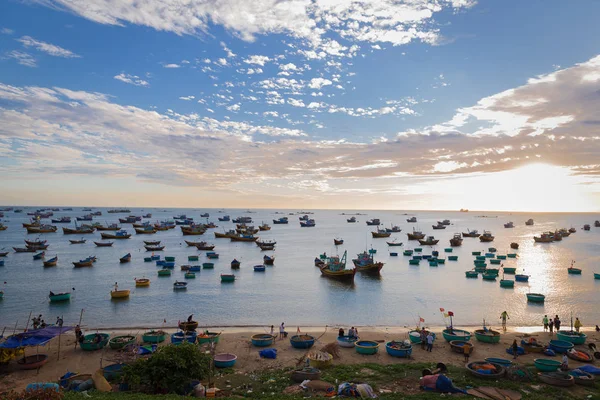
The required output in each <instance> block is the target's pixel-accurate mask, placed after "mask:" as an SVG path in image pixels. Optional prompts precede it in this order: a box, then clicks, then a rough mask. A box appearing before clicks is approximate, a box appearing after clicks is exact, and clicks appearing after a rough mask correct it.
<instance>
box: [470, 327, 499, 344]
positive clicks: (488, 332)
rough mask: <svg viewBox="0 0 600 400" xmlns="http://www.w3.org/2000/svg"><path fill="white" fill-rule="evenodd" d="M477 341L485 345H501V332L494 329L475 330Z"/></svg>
mask: <svg viewBox="0 0 600 400" xmlns="http://www.w3.org/2000/svg"><path fill="white" fill-rule="evenodd" d="M475 339H477V340H478V341H479V342H483V343H499V342H500V332H498V331H495V330H493V329H477V330H475Z"/></svg>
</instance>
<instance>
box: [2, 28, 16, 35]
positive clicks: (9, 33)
mask: <svg viewBox="0 0 600 400" xmlns="http://www.w3.org/2000/svg"><path fill="white" fill-rule="evenodd" d="M0 33H1V34H3V35H12V34H13V33H15V31H14V30H12V29H10V28H2V29H0Z"/></svg>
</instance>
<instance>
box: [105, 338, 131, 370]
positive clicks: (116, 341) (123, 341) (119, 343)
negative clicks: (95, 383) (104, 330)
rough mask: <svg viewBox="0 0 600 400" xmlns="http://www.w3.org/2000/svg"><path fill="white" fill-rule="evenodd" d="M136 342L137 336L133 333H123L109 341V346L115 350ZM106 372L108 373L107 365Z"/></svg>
mask: <svg viewBox="0 0 600 400" xmlns="http://www.w3.org/2000/svg"><path fill="white" fill-rule="evenodd" d="M133 344H135V336H133V335H123V336H115V337H113V338H112V339H110V340H109V341H108V346H109V347H110V348H111V349H113V350H122V349H123V348H125V347H127V346H129V345H133ZM115 365H123V364H115ZM103 371H104V373H105V374H106V372H107V371H106V367H105V368H103Z"/></svg>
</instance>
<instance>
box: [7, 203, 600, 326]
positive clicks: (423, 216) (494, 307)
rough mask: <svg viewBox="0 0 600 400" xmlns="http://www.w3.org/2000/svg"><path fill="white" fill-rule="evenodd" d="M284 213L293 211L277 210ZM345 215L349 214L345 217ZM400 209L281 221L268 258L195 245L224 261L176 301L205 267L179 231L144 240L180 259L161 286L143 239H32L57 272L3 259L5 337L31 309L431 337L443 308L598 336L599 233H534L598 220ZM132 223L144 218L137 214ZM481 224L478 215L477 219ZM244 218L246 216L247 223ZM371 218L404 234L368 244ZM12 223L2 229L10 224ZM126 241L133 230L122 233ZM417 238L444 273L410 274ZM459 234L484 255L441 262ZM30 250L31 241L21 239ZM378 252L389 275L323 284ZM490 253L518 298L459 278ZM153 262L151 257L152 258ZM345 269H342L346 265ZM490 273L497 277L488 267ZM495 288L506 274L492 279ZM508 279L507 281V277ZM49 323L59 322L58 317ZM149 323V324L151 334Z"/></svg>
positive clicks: (258, 216)
mask: <svg viewBox="0 0 600 400" xmlns="http://www.w3.org/2000/svg"><path fill="white" fill-rule="evenodd" d="M102 211H103V214H104V215H103V216H102V217H100V218H99V219H98V220H99V221H101V222H104V221H108V222H112V221H116V218H118V217H122V215H118V214H107V213H106V210H105V209H104V210H102ZM204 211H207V212H209V213H210V214H211V217H210V218H209V219H210V220H211V221H215V222H217V221H216V220H217V218H216V217H217V216H220V215H222V214H219V213H217V211H216V210H202V212H204ZM146 212H152V214H153V218H152V222H154V221H156V220H164V219H170V218H171V217H172V216H173V215H175V214H183V213H186V214H188V215H193V216H196V217H197V216H198V214H199V212H194V211H192V210H176V211H173V212H161V211H157V210H151V209H146V210H145V212H144V213H146ZM282 212H283V213H285V214H287V213H288V211H282ZM353 212H354V211H347V213H353ZM226 213H227V214H229V215H231V216H232V217H237V216H240V215H244V212H243V210H237V211H236V210H227V211H226ZM403 213H404V212H402V211H398V212H395V211H369V212H368V215H366V216H364V217H361V218H360V221H362V222H358V223H354V224H349V223H346V218H347V217H345V216H342V215H339V212H336V211H315V214H314V215H313V217H314V218H315V220H316V221H317V226H316V227H315V228H310V229H308V228H307V229H305V228H300V226H299V223H298V220H297V216H290V223H289V224H288V225H273V227H272V229H271V230H270V231H267V232H260V233H259V236H260V237H261V238H263V239H266V240H276V241H277V246H276V249H275V251H274V252H261V251H260V249H259V248H258V247H257V246H256V245H255V244H253V243H240V242H230V241H229V240H227V239H216V238H214V235H213V233H212V232H213V231H212V230H209V232H207V233H206V234H205V235H203V236H200V237H198V238H194V239H193V240H194V241H197V240H205V241H208V242H210V243H214V244H215V245H216V248H215V251H217V252H218V253H219V254H220V258H219V259H217V260H215V269H214V270H204V269H203V270H201V271H200V272H198V273H196V279H192V280H189V281H187V282H188V287H187V289H186V290H181V291H179V290H173V282H175V280H181V281H183V280H184V278H183V274H184V272H182V271H180V270H179V266H180V265H181V264H201V263H202V262H206V261H207V259H206V256H205V252H203V251H197V250H196V249H195V248H193V247H187V246H185V244H184V242H183V237H182V236H181V231H180V230H179V228H177V229H175V230H171V231H166V232H159V233H157V234H156V235H153V236H152V237H151V240H161V241H162V244H164V245H165V246H166V248H165V251H164V252H161V253H160V254H161V256H162V257H164V256H175V257H176V260H177V265H176V269H175V270H174V271H173V275H172V276H171V277H165V278H158V277H157V270H158V268H157V267H156V265H155V263H145V262H144V261H143V258H144V257H147V256H148V255H149V253H148V252H146V251H145V249H144V247H143V242H142V240H149V238H148V237H147V236H146V235H137V236H136V235H133V236H132V238H131V239H129V240H119V241H115V244H114V245H113V247H107V248H96V247H94V245H93V243H92V242H93V240H98V239H99V233H95V234H94V235H89V236H88V237H87V239H88V243H86V244H84V245H70V244H69V242H68V239H69V238H70V237H69V236H64V235H62V234H61V233H53V234H44V235H41V237H42V238H43V239H47V240H48V241H49V243H50V248H49V249H48V251H47V253H48V254H49V255H51V256H52V257H53V256H54V255H55V254H58V255H59V263H58V266H57V267H54V268H43V267H42V261H34V260H32V256H31V254H29V253H24V254H15V253H10V254H9V255H8V257H6V258H4V260H5V264H6V266H5V267H2V268H0V273H1V275H0V279H1V280H2V281H6V282H7V285H5V287H4V288H3V289H4V291H5V295H4V299H3V300H2V301H0V316H1V318H0V325H3V326H4V325H6V326H8V325H13V326H14V323H15V322H16V321H17V320H19V321H25V320H26V319H27V315H28V314H29V312H30V311H33V313H34V314H40V313H42V314H50V315H52V318H54V317H55V316H56V315H63V314H64V318H65V323H76V322H77V321H78V319H79V314H80V312H81V309H85V313H84V323H85V324H87V325H89V326H126V325H134V326H160V325H161V324H162V323H163V320H165V319H166V320H167V324H170V325H174V324H175V323H176V322H177V321H178V320H179V319H182V318H185V317H187V315H189V314H192V313H194V314H195V315H196V316H197V318H198V320H199V321H201V324H202V325H246V324H255V325H265V326H270V325H271V324H274V325H279V324H280V323H281V322H282V321H286V322H287V323H289V324H296V325H315V324H322V325H324V324H333V323H339V324H345V325H399V326H402V325H407V324H410V325H411V326H412V325H413V323H414V320H418V318H419V317H421V318H424V319H425V320H426V323H427V324H429V325H442V324H443V323H444V321H443V319H442V318H441V317H440V313H439V308H440V307H443V308H445V309H446V310H451V311H453V312H454V313H455V316H456V317H455V324H456V325H457V326H460V325H468V324H480V323H481V321H482V320H483V319H486V320H487V321H498V320H499V316H500V313H501V312H502V311H503V310H507V311H508V313H509V315H510V318H511V319H510V323H511V324H514V325H517V324H520V325H539V324H540V323H541V320H542V318H543V316H544V314H548V315H555V314H559V315H560V316H562V317H563V318H564V317H566V316H568V315H570V313H571V312H573V313H575V314H577V315H578V316H579V317H580V318H581V319H582V321H583V323H584V325H586V326H590V325H594V324H595V323H596V321H595V320H594V318H596V317H597V316H596V313H595V310H596V308H597V301H598V296H597V293H598V289H599V288H600V286H599V285H600V280H594V278H593V273H594V272H600V244H599V242H600V241H599V240H598V238H599V235H600V229H598V228H592V230H591V231H589V232H584V231H582V230H579V231H578V232H577V233H575V234H572V235H571V236H570V237H568V238H564V239H563V240H562V242H557V243H549V244H545V243H537V244H536V243H534V242H533V239H532V236H533V235H534V234H539V233H541V232H543V231H554V230H555V229H557V228H560V227H567V228H568V227H570V226H575V227H577V228H578V229H579V227H581V226H582V225H583V224H585V223H593V221H594V220H596V219H599V218H598V216H595V215H591V214H516V213H514V214H512V215H509V214H498V213H494V214H493V215H490V216H496V215H497V218H476V215H475V214H473V213H459V212H411V214H414V215H416V216H417V218H418V223H416V224H409V223H406V222H405V221H406V216H404V215H402V214H403ZM7 214H8V215H7V218H5V221H4V222H6V224H7V225H8V226H9V229H8V230H6V231H3V232H0V248H2V247H5V248H7V249H10V248H11V247H13V246H15V247H21V246H23V244H24V243H23V239H24V238H25V237H26V235H25V234H24V230H23V228H22V227H21V223H22V222H25V221H26V220H27V218H28V217H27V216H25V215H19V214H11V213H7ZM81 214H83V213H82V212H80V211H79V210H76V211H73V212H57V213H55V218H56V217H60V216H63V215H70V216H72V217H74V216H76V215H81ZM132 214H137V215H140V214H142V213H141V212H140V210H132ZM476 214H477V215H479V214H481V213H476ZM246 215H248V214H246ZM249 215H251V216H252V217H253V218H254V220H255V224H259V223H260V222H261V221H265V222H270V221H271V220H272V219H273V218H278V216H277V215H276V214H275V212H274V211H271V210H258V211H257V212H256V213H255V214H249ZM530 217H531V218H533V219H534V220H535V225H534V226H525V225H524V222H525V220H527V219H528V218H530ZM371 218H380V219H381V220H382V222H383V223H384V224H385V226H389V225H390V224H394V225H399V226H400V227H401V228H402V232H401V233H394V234H392V237H390V238H388V239H373V238H371V234H370V232H371V231H373V230H374V227H369V226H366V224H365V223H364V221H366V220H368V219H371ZM446 218H448V219H450V220H451V221H452V225H450V226H448V228H447V229H445V230H436V231H433V230H431V228H430V226H431V225H432V224H435V223H436V222H437V221H438V220H439V221H441V220H443V219H446ZM6 220H8V221H6ZM508 221H513V222H514V223H515V228H514V229H504V228H503V224H504V223H505V222H508ZM217 225H219V227H218V228H217V229H216V230H217V231H223V230H228V229H232V228H234V227H235V226H234V224H233V223H231V222H217ZM123 227H124V228H125V229H127V230H129V231H130V232H132V231H133V229H132V228H131V226H130V225H124V226H123ZM413 227H414V228H415V229H422V230H423V231H424V233H426V234H433V235H434V236H435V237H436V238H437V239H440V242H439V244H438V245H437V246H432V247H430V246H421V247H423V254H431V251H432V250H437V251H439V253H440V256H441V257H444V258H446V263H445V264H442V265H439V266H438V267H437V268H435V267H430V266H429V264H428V262H427V261H422V262H421V263H420V265H419V266H412V265H409V264H408V259H409V257H405V256H402V251H403V250H404V249H405V248H414V247H419V245H418V244H417V242H413V241H410V242H409V241H407V240H406V239H407V237H406V232H410V231H412V228H413ZM468 229H478V230H479V231H480V232H481V231H483V230H484V229H488V230H491V231H492V232H493V234H494V235H495V236H496V239H495V240H494V242H492V243H490V244H486V243H481V242H480V241H479V240H478V239H476V238H465V239H464V241H463V245H462V246H461V247H457V248H453V249H452V253H445V252H444V248H446V247H449V239H450V238H451V237H452V235H453V234H454V233H455V232H465V231H467V230H468ZM335 237H340V238H343V239H344V244H343V245H341V246H337V247H336V246H334V245H333V238H335ZM29 238H31V239H34V238H35V237H34V236H31V235H29V237H28V239H29ZM392 240H396V241H397V242H404V243H405V244H404V246H402V247H396V248H394V249H393V251H395V252H398V253H399V256H397V257H392V256H390V255H389V251H390V248H388V246H387V244H386V241H392ZM511 242H517V243H519V245H520V248H519V250H512V249H510V247H509V246H510V243H511ZM371 247H372V248H373V249H376V250H377V254H376V255H375V258H376V260H377V261H382V262H384V263H385V266H384V268H383V269H382V271H381V276H380V277H378V276H371V275H367V274H362V273H357V274H356V277H355V280H354V283H346V282H340V281H336V280H332V279H328V278H326V277H323V276H322V275H321V273H320V271H319V269H318V268H315V267H314V263H313V260H314V258H315V257H316V256H318V255H319V254H322V253H324V252H326V253H327V254H329V255H332V254H338V255H342V254H343V252H344V251H348V259H349V260H350V259H352V258H354V256H355V255H356V254H357V253H360V252H362V251H365V249H369V248H371ZM488 247H495V248H497V249H498V254H506V253H517V254H518V257H517V258H515V259H510V258H509V259H506V260H504V261H502V263H504V265H505V266H509V267H516V268H517V271H516V273H517V274H527V275H530V276H531V277H530V279H529V282H528V283H526V282H516V283H515V287H514V289H505V288H500V283H499V280H500V277H499V278H498V279H497V280H496V281H484V280H482V279H481V275H480V276H479V277H478V278H477V279H466V278H465V271H466V270H470V269H472V268H473V257H472V256H471V252H472V251H482V252H483V253H485V252H486V251H487V249H488ZM128 252H131V253H132V261H131V263H128V264H120V263H119V258H120V257H122V256H123V255H124V254H126V253H128ZM157 254H158V253H157ZM264 254H269V255H271V254H272V255H275V257H276V259H275V265H274V266H273V267H268V268H267V270H266V271H265V272H263V273H255V272H254V271H253V269H252V266H253V265H256V264H260V263H262V257H263V255H264ZM90 255H96V256H97V257H98V261H97V262H96V263H95V264H94V267H93V268H78V269H77V268H73V267H72V264H71V262H72V261H77V260H80V259H82V258H85V257H87V256H90ZM189 255H198V256H199V257H200V259H199V261H198V262H188V261H187V257H188V256H189ZM449 255H455V256H458V261H450V260H448V256H449ZM233 258H236V259H238V260H240V261H241V263H242V265H241V268H240V269H239V270H231V268H230V261H231V260H232V259H233ZM571 260H576V261H577V263H576V266H577V267H579V268H582V269H583V274H582V275H581V276H577V275H569V274H568V273H567V267H568V266H569V264H570V262H571ZM348 266H349V267H350V262H349V265H348ZM494 267H499V266H494ZM221 273H234V274H235V275H236V281H235V282H234V283H230V284H222V283H221V282H220V274H221ZM500 276H502V275H500ZM134 277H138V278H139V277H147V278H149V279H150V280H151V284H150V286H149V287H140V288H136V287H135V282H134V280H133V279H134ZM505 278H506V279H514V277H513V276H512V275H506V277H505ZM115 281H118V282H119V287H120V288H123V289H130V290H131V291H132V292H131V296H130V297H129V298H128V299H111V297H110V290H111V289H112V286H113V285H114V282H115ZM72 287H75V288H77V291H75V292H73V296H72V298H71V301H70V302H66V303H49V302H48V297H47V296H48V292H49V291H50V290H52V291H54V292H55V293H57V292H63V291H69V290H70V289H71V288H72ZM528 292H534V293H535V292H538V293H543V294H545V295H546V302H545V303H544V304H536V303H528V302H527V299H526V294H527V293H528ZM54 314H56V315H54ZM157 324H158V325H157Z"/></svg>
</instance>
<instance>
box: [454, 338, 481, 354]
mask: <svg viewBox="0 0 600 400" xmlns="http://www.w3.org/2000/svg"><path fill="white" fill-rule="evenodd" d="M466 345H469V346H471V354H473V351H475V346H473V345H472V344H471V343H469V342H465V341H464V340H452V341H451V342H450V349H451V350H452V351H453V352H455V353H460V354H464V352H465V346H466Z"/></svg>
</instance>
